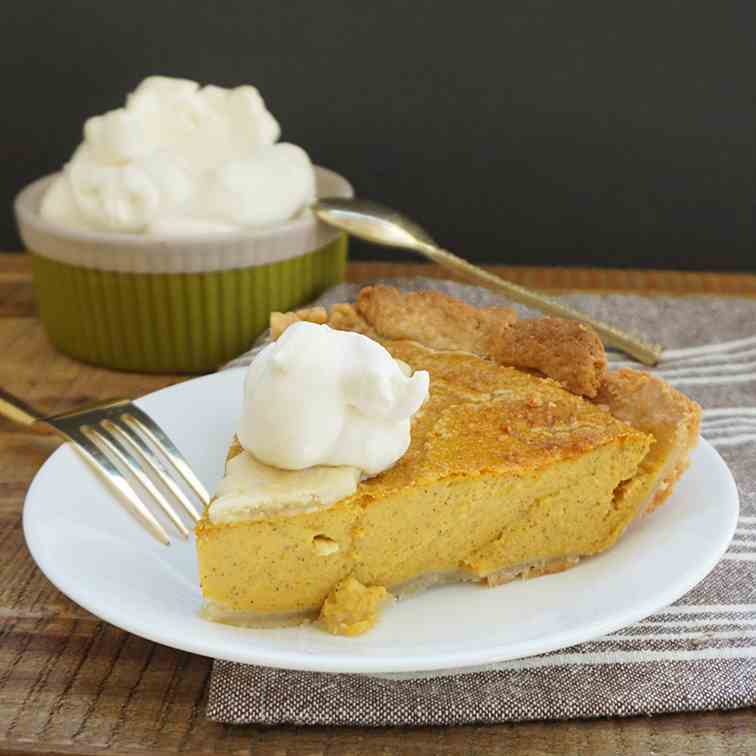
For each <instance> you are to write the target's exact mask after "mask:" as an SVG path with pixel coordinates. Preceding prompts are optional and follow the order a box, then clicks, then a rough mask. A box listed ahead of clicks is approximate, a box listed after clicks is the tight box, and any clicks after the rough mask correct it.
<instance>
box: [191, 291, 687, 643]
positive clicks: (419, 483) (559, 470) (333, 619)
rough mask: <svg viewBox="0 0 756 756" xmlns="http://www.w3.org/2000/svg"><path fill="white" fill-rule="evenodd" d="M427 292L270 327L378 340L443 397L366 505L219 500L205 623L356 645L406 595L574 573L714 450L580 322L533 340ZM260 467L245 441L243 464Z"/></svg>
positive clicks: (203, 546)
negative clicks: (294, 627)
mask: <svg viewBox="0 0 756 756" xmlns="http://www.w3.org/2000/svg"><path fill="white" fill-rule="evenodd" d="M386 292H388V293H386ZM418 294H422V293H418ZM425 294H433V296H425V297H422V296H421V297H420V298H419V299H418V296H417V295H407V294H402V293H401V292H397V291H396V290H392V289H386V288H385V287H374V288H372V289H368V290H363V293H362V294H361V295H360V297H359V298H358V301H357V304H356V305H341V306H336V307H335V308H334V309H333V310H332V311H331V313H330V314H329V313H327V312H325V311H323V310H319V309H317V308H315V309H311V310H308V311H306V312H305V313H287V314H282V315H274V316H273V317H272V326H273V335H274V336H278V335H280V333H282V332H283V330H285V328H287V327H288V326H289V325H291V324H292V323H294V322H297V321H299V320H309V321H310V322H319V323H323V324H328V325H330V326H331V327H332V328H337V329H344V330H351V331H356V332H358V333H363V334H366V335H368V336H369V337H370V338H373V339H375V340H376V341H378V342H379V343H381V344H382V346H383V347H385V349H387V350H388V352H389V353H390V354H391V356H392V357H394V358H395V359H396V360H399V361H401V363H406V365H408V366H409V367H410V368H411V370H413V371H427V372H428V373H429V375H430V393H429V397H428V399H427V401H426V402H425V404H423V406H422V407H421V409H420V410H419V411H417V412H416V413H415V414H414V416H413V417H412V423H411V440H410V444H409V448H408V449H407V451H406V453H404V455H403V456H402V457H401V458H400V459H399V460H398V461H397V462H396V463H395V464H394V465H393V466H391V467H390V468H388V469H386V470H384V471H383V472H380V473H379V474H377V475H375V476H373V477H370V478H368V479H364V480H361V481H360V482H359V483H358V484H357V485H356V490H355V491H354V492H353V493H351V494H350V495H347V496H344V497H342V498H340V499H338V500H337V501H335V502H331V503H328V504H327V505H325V506H320V507H318V506H315V507H310V508H309V509H307V510H306V511H304V510H288V511H287V510H281V511H276V510H275V509H268V510H266V511H265V512H263V513H262V514H259V513H258V514H257V515H256V516H255V517H247V518H244V517H242V518H239V519H236V520H233V521H215V522H214V521H213V518H212V517H211V511H212V503H211V505H210V507H209V508H208V510H207V511H206V512H205V515H204V517H203V519H202V521H201V522H200V524H199V525H198V527H197V550H198V557H199V565H200V582H201V587H202V592H203V595H204V597H205V599H206V602H207V605H206V609H205V616H206V617H208V618H209V619H214V620H217V621H221V622H228V623H231V624H240V625H251V626H265V625H284V624H296V623H298V622H301V621H305V620H312V619H316V618H319V622H320V625H321V626H322V627H323V628H324V629H326V630H328V631H329V632H334V633H337V634H345V635H355V634H358V633H360V632H364V631H366V630H368V629H369V628H370V627H372V625H373V624H374V623H375V622H376V620H377V618H378V615H379V613H380V611H381V609H382V607H383V606H385V605H386V604H387V603H389V602H390V600H391V597H392V596H393V597H397V596H399V597H401V596H403V595H409V594H411V593H412V592H414V591H416V590H418V589H421V588H424V587H428V586H429V585H433V584H437V583H440V582H449V581H470V582H476V583H481V584H483V585H487V586H494V585H500V584H502V583H505V582H508V581H510V580H513V579H516V578H518V577H522V578H529V577H536V576H538V575H545V574H549V573H552V572H558V571H561V570H563V569H567V568H569V567H571V566H573V565H574V564H577V562H578V560H579V559H580V558H581V557H585V556H590V555H592V554H596V553H599V552H601V551H603V550H605V549H607V548H609V547H610V546H611V545H612V544H613V543H614V542H615V541H616V540H617V539H618V538H619V537H620V536H621V534H622V533H623V531H624V530H625V529H626V528H627V526H628V525H629V524H630V523H631V522H632V521H633V520H634V519H635V518H636V517H637V516H639V515H640V514H642V513H643V512H644V511H646V510H650V509H652V508H654V507H655V506H658V505H659V504H660V503H661V502H662V501H663V499H664V498H666V496H668V495H669V493H670V491H671V488H672V485H673V483H674V481H675V480H676V479H677V477H679V475H680V474H681V472H682V470H683V469H684V467H685V465H686V464H687V456H688V452H689V450H690V448H691V447H692V446H693V445H694V444H695V442H696V440H697V437H698V422H699V418H700V408H698V406H697V405H695V404H694V403H693V402H691V401H690V400H688V399H687V398H686V397H684V396H683V395H682V394H680V393H679V392H677V391H675V390H674V389H672V388H671V387H669V386H668V385H667V384H665V383H664V382H663V381H660V380H659V379H657V378H654V377H652V376H648V375H646V374H644V373H638V372H635V371H627V370H624V371H618V372H617V373H609V374H607V373H606V360H605V356H604V354H603V348H602V347H601V344H600V342H599V341H598V339H597V338H596V337H595V335H594V334H593V333H592V332H591V331H590V330H587V331H584V330H583V326H581V325H579V324H568V325H565V322H564V321H559V322H556V323H555V322H553V319H541V321H543V320H546V321H552V322H551V323H546V324H544V323H543V322H541V323H540V325H538V326H535V325H532V323H537V322H538V321H519V322H520V323H528V322H530V323H531V325H529V326H528V327H527V328H525V327H523V326H520V327H519V329H518V328H517V327H516V324H517V323H518V321H516V320H515V318H514V314H513V313H512V312H511V311H509V310H506V308H493V309H491V310H485V311H482V310H477V311H476V310H474V308H469V306H468V305H464V303H461V302H456V301H455V300H451V299H450V298H445V297H444V296H443V295H438V294H437V293H435V292H433V293H430V292H426V293H425ZM382 300H383V301H384V302H386V303H387V304H386V306H385V312H384V308H383V307H382V305H381V301H382ZM361 303H362V306H361ZM403 305H404V307H403ZM465 308H469V310H473V311H474V312H473V313H472V314H470V313H469V311H468V309H465ZM402 312H404V313H405V317H404V318H403V319H402V318H399V317H398V314H397V313H402ZM406 313H409V315H406ZM392 315H393V317H392ZM387 323H391V326H390V327H389V326H387ZM429 323H430V325H429ZM387 329H388V330H389V331H390V333H389V335H390V336H398V337H400V338H387V336H386V330H387ZM391 329H393V330H391ZM513 329H515V334H514V336H513V335H512V333H511V331H512V330H513ZM502 331H507V332H508V333H506V334H502ZM518 333H519V334H520V335H522V334H526V336H524V337H522V338H518V337H517V334H518ZM533 334H539V335H538V338H537V339H536V341H537V342H538V343H535V342H534V341H533V339H535V337H534V336H533ZM549 334H551V337H550V336H549ZM549 338H553V340H554V342H555V344H556V346H555V348H554V349H553V350H552V352H551V353H549V352H548V349H547V345H548V341H549ZM528 339H531V340H530V341H528ZM515 343H516V345H517V346H516V348H515V347H513V346H512V344H515ZM502 345H504V346H502ZM518 349H519V353H517V354H515V353H516V352H517V350H518ZM554 354H561V355H562V359H568V360H571V361H572V363H571V364H570V365H566V366H565V365H561V364H559V361H558V360H556V358H555V357H554ZM565 355H566V356H565ZM515 358H516V359H515ZM507 362H517V364H518V367H513V366H511V365H507V364H506V363H507ZM536 371H537V372H536ZM546 376H550V377H546ZM247 454H249V452H247V451H246V450H244V449H243V448H242V447H241V446H240V445H239V443H238V441H237V440H234V442H233V443H232V445H231V448H230V449H229V452H228V458H227V459H228V461H229V462H230V461H231V460H234V459H237V458H238V457H239V455H247ZM237 464H239V460H238V459H237ZM502 600H506V595H505V593H503V594H502Z"/></svg>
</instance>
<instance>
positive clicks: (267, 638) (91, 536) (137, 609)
mask: <svg viewBox="0 0 756 756" xmlns="http://www.w3.org/2000/svg"><path fill="white" fill-rule="evenodd" d="M242 378H243V371H242V370H229V371H226V372H223V373H217V374H215V375H210V376H207V377H204V378H198V379H195V380H191V381H188V382H186V383H182V384H179V385H177V386H173V387H171V388H167V389H164V390H162V391H158V392H156V393H154V394H151V395H149V396H146V397H144V398H143V399H141V400H139V402H138V404H139V405H140V406H141V407H142V408H143V409H144V410H146V411H147V412H148V413H149V414H150V415H152V417H154V418H155V420H157V422H158V423H160V425H161V426H162V427H163V428H164V429H165V430H166V431H167V432H168V434H169V435H170V436H171V437H172V438H173V439H174V440H175V441H176V443H177V444H178V446H179V447H180V448H181V450H182V451H183V452H184V453H185V454H186V456H187V458H188V459H189V461H190V463H191V464H192V465H193V467H194V469H195V470H196V471H197V473H198V474H199V476H200V478H201V479H202V480H203V481H204V482H205V484H206V485H207V486H208V487H209V488H210V489H212V488H213V487H214V485H215V484H216V482H217V481H218V480H219V478H220V476H221V474H222V471H223V460H224V458H225V454H226V449H227V446H228V443H229V441H230V439H231V437H232V435H233V433H234V430H235V427H236V422H237V418H238V415H239V411H240V405H241V395H242V391H241V389H242ZM737 514H738V495H737V489H736V487H735V483H734V481H733V479H732V476H731V475H730V472H729V470H728V469H727V467H726V465H725V463H724V462H723V461H722V459H721V457H720V456H719V455H718V454H717V452H716V451H715V450H714V449H713V448H712V447H711V446H709V444H707V443H706V442H702V443H701V445H700V446H699V447H698V449H697V450H696V452H695V453H694V455H693V464H692V465H691V467H690V469H689V470H688V471H687V473H686V474H685V476H684V477H683V479H682V480H681V481H680V483H679V485H678V486H677V488H676V489H675V492H674V494H673V495H672V497H671V498H670V500H669V502H668V503H667V504H666V505H665V506H664V507H662V508H661V509H660V510H658V511H657V512H655V513H654V514H653V515H651V516H649V517H647V518H645V519H643V520H642V521H641V522H639V523H638V524H636V525H635V526H634V527H632V528H631V529H630V530H629V532H627V533H626V534H625V537H624V538H623V539H622V540H621V541H620V542H619V543H618V544H617V545H616V546H615V547H614V548H613V549H611V550H610V551H608V552H606V553H604V554H601V555H600V556H598V557H594V558H592V559H587V560H585V561H583V562H581V563H580V564H579V565H578V566H577V567H575V568H573V569H571V570H568V571H566V572H563V573H561V574H558V575H551V576H548V577H543V578H538V579H536V580H531V581H527V582H516V583H513V584H510V585H505V586H502V587H500V588H495V589H490V588H482V587H479V586H476V585H453V586H445V587H439V588H435V589H433V590H430V591H428V592H426V593H423V594H420V595H418V596H415V597H413V598H411V599H408V600H406V601H402V602H399V603H398V604H396V605H394V606H392V607H390V608H389V609H388V610H387V611H386V612H385V613H384V616H383V618H382V619H381V621H380V622H379V624H378V626H377V627H376V628H375V629H374V630H372V631H371V632H369V633H367V634H366V635H363V636H361V637H359V638H340V637H334V636H331V635H327V634H326V633H324V632H321V631H319V630H317V629H315V628H312V627H299V628H287V629H279V630H247V629H240V628H234V627H229V626H225V625H219V624H214V623H212V622H208V621H206V620H203V619H201V618H200V617H199V615H198V612H199V609H200V606H201V605H202V596H201V595H200V591H199V587H198V582H197V563H196V558H195V551H194V543H193V542H192V541H189V542H183V541H181V540H180V539H179V538H178V537H176V538H175V539H173V543H172V545H171V546H169V547H165V546H161V545H160V544H159V543H157V541H155V540H154V539H153V538H151V537H150V536H148V535H147V534H146V532H145V531H143V530H142V528H141V527H140V526H139V525H138V524H137V523H136V521H135V520H133V519H132V517H131V515H130V514H128V513H127V512H126V511H125V510H124V509H123V508H122V506H121V505H120V504H119V503H118V501H117V500H115V499H114V498H113V496H112V494H111V493H110V492H109V491H108V490H107V488H106V487H105V486H104V484H102V483H101V482H100V480H99V479H98V477H97V476H96V475H94V474H93V472H92V471H91V470H90V469H89V468H88V466H87V465H86V464H85V463H84V462H83V461H82V460H81V459H80V457H79V456H78V454H77V453H76V452H75V451H74V450H73V449H72V448H70V447H69V446H68V445H66V446H63V447H61V448H60V449H58V450H57V451H56V452H55V453H54V454H53V455H52V456H51V457H50V459H48V460H47V462H46V463H45V464H44V466H43V467H42V469H41V470H40V471H39V473H38V474H37V476H36V477H35V479H34V481H33V483H32V485H31V487H30V489H29V493H28V495H27V498H26V504H25V507H24V532H25V535H26V541H27V543H28V545H29V549H30V550H31V553H32V555H33V557H34V559H35V560H36V562H37V564H38V565H39V566H40V568H41V569H42V571H43V572H44V573H45V575H47V577H48V578H49V579H50V580H51V581H52V582H53V583H54V584H55V585H56V586H57V587H58V588H59V589H60V590H61V591H63V593H65V594H66V595H67V596H69V597H70V598H72V599H73V600H74V601H76V602H77V603H78V604H80V605H81V606H83V607H84V608H85V609H88V610H89V611H90V612H92V613H93V614H96V615H97V616H99V617H101V618H102V619H104V620H106V621H108V622H111V623H112V624H114V625H117V626H118V627H121V628H123V629H124V630H128V631H130V632H132V633H135V634H136V635H141V636H143V637H145V638H149V639H150V640H153V641H157V642H159V643H163V644H165V645H167V646H173V647H174V648H178V649H183V650H185V651H191V652H194V653H198V654H203V655H205V656H211V657H215V658H220V659H229V660H232V661H240V662H249V663H254V664H263V665H267V666H271V667H285V668H289V669H303V670H321V671H325V672H374V673H386V672H406V671H415V670H417V671H419V670H433V669H446V668H449V669H450V668H457V667H465V666H471V665H478V664H486V663H490V662H494V661H500V660H504V659H513V658H518V657H524V656H530V655H533V654H539V653H543V652H546V651H552V650H554V649H558V648H563V647H565V646H570V645H572V644H575V643H579V642H581V641H586V640H590V639H592V638H596V637H598V636H600V635H603V634H605V633H608V632H612V631H614V630H617V629H619V628H621V627H623V626H625V625H628V624H630V623H632V622H636V621H638V620H640V619H642V618H643V617H646V616H647V615H649V614H651V613H652V612H654V611H655V610H657V609H659V608H661V607H663V606H666V605H668V604H670V603H672V602H673V601H674V600H676V599H677V598H679V597H680V596H682V595H683V594H684V593H685V592H686V591H688V590H689V589H690V588H692V587H693V586H694V585H695V584H696V583H698V582H699V581H700V580H701V579H702V578H703V577H704V576H705V575H706V574H707V573H708V572H709V571H710V570H711V569H712V567H714V565H715V564H716V562H717V561H718V560H719V558H720V557H721V556H722V554H723V553H724V551H725V549H726V548H727V544H728V543H729V541H730V538H731V537H732V533H733V530H734V529H735V522H736V519H737Z"/></svg>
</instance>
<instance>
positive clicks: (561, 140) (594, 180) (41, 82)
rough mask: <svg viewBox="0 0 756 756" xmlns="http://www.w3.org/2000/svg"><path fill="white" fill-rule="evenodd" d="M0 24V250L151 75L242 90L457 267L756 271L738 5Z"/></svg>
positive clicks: (744, 32) (428, 7) (150, 2)
mask: <svg viewBox="0 0 756 756" xmlns="http://www.w3.org/2000/svg"><path fill="white" fill-rule="evenodd" d="M2 16H3V17H4V18H3V21H2V24H1V26H2V44H1V45H0V64H2V69H1V70H2V77H3V79H2V80H3V83H4V86H3V88H2V91H3V94H4V97H3V107H2V118H0V151H1V152H0V154H2V156H3V164H4V170H3V171H2V174H1V178H0V208H1V210H0V248H4V249H13V248H17V247H18V246H19V244H20V243H19V241H18V238H17V236H16V231H15V226H14V222H13V219H12V215H11V212H10V204H11V201H12V197H13V195H14V194H15V192H16V191H17V190H18V189H19V188H20V187H21V186H22V185H23V184H25V183H26V182H27V181H29V180H31V179H34V178H36V177H38V176H40V175H42V174H44V173H47V172H50V171H52V170H54V169H56V168H57V167H58V166H59V165H60V164H61V163H62V162H63V161H64V160H65V159H66V158H67V157H68V156H69V155H70V153H71V151H72V150H73V148H74V147H75V145H76V144H77V142H78V141H79V137H80V129H81V125H82V122H83V119H84V117H85V116H87V115H92V114H95V113H100V112H102V111H105V110H108V109H110V108H114V107H118V106H119V105H120V104H121V103H122V100H123V95H124V94H125V93H126V92H127V91H129V90H130V89H132V88H133V87H134V86H135V85H136V84H137V83H138V82H139V81H140V80H141V79H142V78H143V77H144V76H146V75H149V74H152V73H162V74H167V75H175V76H184V77H188V78H194V79H197V80H199V81H201V82H211V83H217V84H223V85H235V84H240V83H252V84H254V85H256V86H257V87H258V88H259V89H260V90H261V92H262V94H263V96H264V97H265V99H266V101H267V103H268V105H269V107H270V108H271V110H272V112H273V113H274V114H275V115H276V116H277V117H278V119H279V121H280V122H281V124H282V127H283V138H284V139H286V140H287V141H292V142H296V143H298V144H301V145H302V146H303V147H305V148H306V149H307V150H308V151H309V152H310V155H311V156H312V158H313V159H314V160H315V161H316V162H318V163H321V164H323V165H326V166H329V167H332V168H334V169H336V170H339V171H340V172H342V173H344V174H345V175H346V176H348V177H349V178H350V179H351V180H352V182H353V183H354V185H355V187H356V188H357V191H358V192H359V193H360V194H361V195H362V196H365V197H371V198H374V199H380V200H383V201H385V202H387V203H390V204H392V205H394V206H396V207H397V208H401V209H404V210H405V211H407V212H409V213H411V214H412V215H414V216H415V217H416V218H417V219H419V220H420V221H422V222H423V223H424V224H426V225H427V226H428V228H429V229H430V230H431V232H432V233H433V235H434V236H435V237H436V238H437V239H438V240H440V241H442V242H444V243H445V244H446V245H447V246H448V247H450V248H451V249H454V250H455V251H457V252H459V253H460V254H463V255H466V256H468V257H470V258H472V259H475V260H479V261H483V260H486V261H496V262H502V263H517V264H591V265H593V264H597V265H612V266H629V265H634V266H649V267H660V268H664V267H666V268H670V267H679V268H711V269H738V268H739V269H751V270H753V269H756V256H755V255H754V252H753V237H754V223H753V209H754V175H755V173H756V149H755V147H756V119H755V118H754V103H755V102H756V98H755V96H754V73H755V72H756V49H755V44H754V40H756V34H755V33H754V32H755V31H756V28H755V27H754V4H753V2H752V0H718V2H711V1H708V2H698V1H694V0H691V1H690V2H671V1H670V0H658V1H657V2H650V1H647V0H643V1H642V2H622V3H618V2H611V1H610V2H607V1H606V0H603V1H601V0H595V1H594V0H589V1H582V2H581V1H580V0H570V1H565V0H561V1H559V2H548V1H545V0H544V1H543V2H537V1H536V0H507V1H506V2H493V1H491V2H474V1H470V2H441V1H440V0H438V1H437V2H428V1H427V0H423V1H420V0H414V2H409V1H408V2H397V1H396V0H381V1H380V2H366V1H364V0H363V1H360V2H358V1H353V2H347V1H346V0H342V1H341V2H338V1H337V0H312V1H311V2H275V1H274V0H269V2H264V3H263V2H255V1H254V0H248V1H247V2H194V3H193V2H190V1H189V0H184V2H159V1H155V0H130V2H118V3H115V2H106V1H105V0H86V1H79V2H53V0H49V1H48V2H41V1H40V0H27V1H26V2H21V0H14V2H13V4H12V6H9V5H6V4H4V8H3V11H2ZM390 254H391V256H393V255H395V254H399V253H390ZM355 256H358V257H379V256H384V257H385V256H386V252H385V251H383V250H380V249H378V248H375V247H368V246H359V247H357V248H356V249H355Z"/></svg>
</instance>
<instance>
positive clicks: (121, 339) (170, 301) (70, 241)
mask: <svg viewBox="0 0 756 756" xmlns="http://www.w3.org/2000/svg"><path fill="white" fill-rule="evenodd" d="M52 178H53V177H47V178H45V179H40V180H39V181H36V182H34V183H33V184H30V185H29V186H28V187H26V189H24V190H23V191H22V192H21V193H20V194H19V195H18V197H17V198H16V203H15V209H16V217H17V221H18V225H19V229H20V231H21V237H22V238H23V240H24V244H25V245H26V248H27V249H28V250H29V252H31V254H32V270H33V276H34V287H35V292H36V296H37V302H38V305H39V314H40V318H41V320H42V322H43V324H44V326H45V329H46V331H47V333H48V336H49V337H50V340H51V341H52V343H53V344H54V345H55V346H56V347H57V348H58V349H59V350H60V351H61V352H63V353H65V354H68V355H70V356H71V357H75V358H76V359H79V360H82V361H84V362H88V363H92V364H95V365H101V366H104V367H109V368H116V369H118V370H132V371H139V372H147V373H174V372H176V373H203V372H208V371H211V370H215V369H216V368H218V367H219V366H220V365H222V364H223V363H225V362H227V361H228V360H231V359H233V358H234V357H236V356H237V355H239V354H241V353H242V352H243V351H245V350H246V349H247V348H249V346H251V344H252V343H253V342H254V340H255V339H256V338H257V337H258V336H259V335H260V333H262V331H264V330H265V328H267V326H268V320H269V315H270V313H271V312H272V311H274V310H279V311H285V310H290V309H292V308H294V307H297V306H299V305H302V304H304V303H306V302H307V301H310V300H312V299H314V298H315V297H316V296H317V295H318V294H320V293H321V292H322V291H324V290H325V289H326V288H328V287H329V286H332V285H333V284H335V283H338V282H340V281H343V279H344V272H345V269H346V260H347V239H346V237H345V236H344V235H343V234H340V233H339V232H337V231H334V230H333V229H330V228H328V227H326V226H324V225H323V224H322V223H319V222H318V221H317V220H316V219H315V218H314V217H313V216H312V214H310V213H306V214H303V215H302V216H301V217H299V218H296V219H294V220H291V221H288V222H286V223H282V224H278V225H276V226H271V227H267V228H264V229H257V230H250V231H244V232H238V233H237V232H233V233H228V234H205V235H202V236H197V235H194V236H187V237H170V238H163V237H161V238H159V239H158V238H148V237H142V236H137V235H127V234H114V233H96V232H92V233H87V232H79V231H71V230H68V229H65V228H62V227H60V226H58V225H54V224H51V223H49V222H47V221H45V220H43V219H42V218H41V217H40V216H39V212H38V210H39V204H40V201H41V198H42V195H43V193H44V191H45V190H46V188H47V186H48V185H49V183H50V181H51V180H52ZM316 178H317V184H318V196H321V197H322V196H342V197H345V196H346V197H348V196H351V195H352V188H351V186H350V185H349V183H348V182H347V181H346V179H344V178H342V177H341V176H339V175H338V174H335V173H333V172H331V171H327V170H326V169H324V168H320V167H317V168H316Z"/></svg>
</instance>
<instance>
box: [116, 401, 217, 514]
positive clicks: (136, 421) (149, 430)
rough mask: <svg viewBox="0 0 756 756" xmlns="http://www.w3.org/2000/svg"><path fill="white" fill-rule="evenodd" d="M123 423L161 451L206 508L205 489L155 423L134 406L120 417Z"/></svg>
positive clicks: (207, 499) (208, 500)
mask: <svg viewBox="0 0 756 756" xmlns="http://www.w3.org/2000/svg"><path fill="white" fill-rule="evenodd" d="M122 417H123V420H124V422H125V423H127V424H128V425H130V426H131V427H132V428H134V429H135V430H137V431H141V432H142V433H143V434H144V435H145V436H147V438H148V439H149V440H150V441H152V443H153V444H155V446H157V447H158V448H159V449H161V450H162V451H163V452H164V454H165V455H166V457H167V458H168V459H169V461H170V462H171V464H172V465H173V466H174V467H175V468H176V469H177V470H178V472H179V473H180V474H181V476H182V477H183V478H184V480H185V481H186V482H187V483H188V484H189V486H190V487H191V488H192V490H193V491H194V493H196V494H197V496H198V497H199V499H200V501H201V502H202V503H203V505H205V506H207V504H208V503H209V502H210V496H209V494H208V493H207V490H206V489H205V487H204V486H203V485H202V483H200V481H199V479H198V478H197V476H196V475H195V474H194V472H193V471H192V468H191V467H189V463H188V462H187V461H186V460H185V459H184V456H183V455H182V454H181V452H180V451H179V450H178V449H177V448H176V446H175V445H174V443H173V441H171V439H170V438H168V436H166V434H165V433H164V432H163V430H162V429H161V428H160V426H159V425H157V423H155V421H154V420H153V419H152V418H151V417H150V416H149V415H148V414H146V413H145V412H142V410H140V409H139V407H137V406H136V405H132V406H131V407H129V411H128V412H126V413H124V414H123V415H122Z"/></svg>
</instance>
